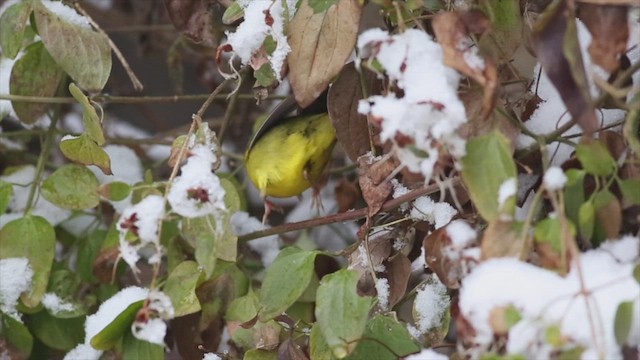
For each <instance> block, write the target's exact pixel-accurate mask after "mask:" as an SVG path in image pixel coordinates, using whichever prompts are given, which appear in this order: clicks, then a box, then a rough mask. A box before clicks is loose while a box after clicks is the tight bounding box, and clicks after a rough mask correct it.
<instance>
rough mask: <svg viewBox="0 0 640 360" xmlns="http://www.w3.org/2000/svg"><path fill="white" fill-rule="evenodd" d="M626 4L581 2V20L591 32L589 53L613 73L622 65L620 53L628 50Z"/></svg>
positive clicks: (594, 60)
mask: <svg viewBox="0 0 640 360" xmlns="http://www.w3.org/2000/svg"><path fill="white" fill-rule="evenodd" d="M628 12H629V8H628V7H626V6H617V5H610V4H606V2H603V3H602V5H599V4H584V3H583V4H580V20H582V21H583V22H584V24H585V25H586V26H587V29H589V33H591V44H590V45H589V54H591V59H592V60H593V62H594V63H596V64H598V65H600V66H601V67H602V68H603V69H605V70H607V71H608V72H610V73H612V72H614V71H616V70H618V68H619V67H620V60H619V59H620V55H622V54H624V53H625V51H626V50H627V39H628V38H629V26H628V24H627V13H628Z"/></svg>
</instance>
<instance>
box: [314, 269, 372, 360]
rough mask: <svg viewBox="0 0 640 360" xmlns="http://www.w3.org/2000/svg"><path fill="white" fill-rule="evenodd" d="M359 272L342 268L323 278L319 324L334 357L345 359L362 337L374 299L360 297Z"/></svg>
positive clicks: (317, 314) (317, 307) (318, 303)
mask: <svg viewBox="0 0 640 360" xmlns="http://www.w3.org/2000/svg"><path fill="white" fill-rule="evenodd" d="M358 278H359V276H358V273H357V272H356V271H353V270H346V269H342V270H339V271H337V272H335V273H333V274H330V275H327V276H325V277H323V278H322V281H321V283H320V287H318V293H317V301H316V318H317V319H318V320H317V323H318V324H319V326H320V329H321V330H322V335H324V338H325V340H326V341H327V344H328V345H329V347H330V348H331V351H332V352H333V355H334V356H335V357H337V358H338V359H342V358H344V357H345V356H347V355H348V354H349V353H351V352H353V350H354V349H355V347H356V345H357V341H358V340H359V339H360V338H362V334H363V332H364V329H365V326H366V324H367V316H368V315H369V307H370V306H371V303H372V300H371V297H369V296H367V297H361V296H359V295H358V290H357V286H358Z"/></svg>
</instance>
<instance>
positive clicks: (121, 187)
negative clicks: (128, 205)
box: [98, 181, 131, 201]
mask: <svg viewBox="0 0 640 360" xmlns="http://www.w3.org/2000/svg"><path fill="white" fill-rule="evenodd" d="M98 192H99V193H100V196H102V197H103V198H105V199H108V200H110V201H122V200H124V199H126V198H127V196H129V195H130V194H131V185H129V184H127V183H125V182H122V181H113V182H110V183H107V184H103V185H101V186H100V190H99V191H98Z"/></svg>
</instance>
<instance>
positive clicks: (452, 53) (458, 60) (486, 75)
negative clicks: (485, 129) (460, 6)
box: [433, 11, 498, 119]
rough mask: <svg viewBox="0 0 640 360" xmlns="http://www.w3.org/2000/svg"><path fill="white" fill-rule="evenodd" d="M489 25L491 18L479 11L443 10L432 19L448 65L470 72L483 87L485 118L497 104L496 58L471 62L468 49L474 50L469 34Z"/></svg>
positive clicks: (483, 117) (480, 30)
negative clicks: (468, 59) (479, 63)
mask: <svg viewBox="0 0 640 360" xmlns="http://www.w3.org/2000/svg"><path fill="white" fill-rule="evenodd" d="M488 27H489V20H488V19H487V17H486V16H485V15H484V14H483V13H482V12H480V11H468V12H442V13H439V14H438V15H436V17H435V18H434V19H433V31H434V32H435V34H436V37H437V38H438V42H439V43H440V45H442V51H443V59H444V63H445V65H447V66H449V67H452V68H454V69H456V70H458V71H459V72H461V73H463V74H465V75H467V76H468V77H470V78H472V79H473V80H475V81H476V82H477V83H478V84H480V85H481V86H482V87H483V88H484V97H483V100H482V116H481V118H482V119H486V118H487V117H488V116H489V114H491V112H492V111H493V108H494V106H495V101H496V98H497V89H498V71H497V69H496V66H495V63H494V62H493V60H491V59H489V58H486V57H485V58H484V66H477V65H474V64H470V63H469V62H468V61H467V58H468V56H465V52H466V51H474V50H475V49H473V48H472V47H470V45H472V44H470V43H469V35H470V34H478V33H482V32H484V31H485V30H487V29H488ZM478 56H479V55H478Z"/></svg>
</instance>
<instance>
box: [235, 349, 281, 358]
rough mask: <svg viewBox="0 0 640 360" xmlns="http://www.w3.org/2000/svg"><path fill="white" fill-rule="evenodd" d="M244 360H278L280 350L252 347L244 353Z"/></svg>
mask: <svg viewBox="0 0 640 360" xmlns="http://www.w3.org/2000/svg"><path fill="white" fill-rule="evenodd" d="M242 359H243V360H278V351H277V350H272V351H267V350H261V349H250V350H247V351H246V352H245V353H244V357H243V358H242Z"/></svg>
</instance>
